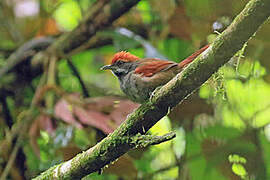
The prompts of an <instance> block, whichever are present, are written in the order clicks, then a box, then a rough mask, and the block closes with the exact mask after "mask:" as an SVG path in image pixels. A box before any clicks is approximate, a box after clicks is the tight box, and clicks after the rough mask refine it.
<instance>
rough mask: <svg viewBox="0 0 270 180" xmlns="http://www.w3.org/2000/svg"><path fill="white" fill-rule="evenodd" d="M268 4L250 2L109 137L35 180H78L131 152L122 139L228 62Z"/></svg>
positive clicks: (133, 134) (141, 130) (144, 126)
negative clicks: (208, 45) (186, 65)
mask: <svg viewBox="0 0 270 180" xmlns="http://www.w3.org/2000/svg"><path fill="white" fill-rule="evenodd" d="M269 9H270V0H251V1H250V2H249V3H248V4H247V5H246V7H245V8H244V10H243V11H242V12H241V13H240V14H239V15H238V16H237V17H236V18H235V20H234V21H233V23H232V24H231V25H230V26H229V27H228V28H227V29H226V30H225V31H224V32H223V33H222V34H220V35H219V36H218V38H217V39H216V40H215V41H214V42H213V44H212V45H211V46H210V47H209V48H208V49H207V50H206V51H205V52H203V53H202V54H201V55H200V56H199V57H198V58H196V60H195V61H194V62H193V63H191V64H190V65H189V66H188V67H187V68H186V69H185V70H184V71H183V72H181V73H180V74H178V75H177V76H176V77H175V78H173V79H172V80H171V81H170V82H168V83H167V84H166V85H164V86H163V87H162V88H160V89H159V90H157V91H156V93H155V94H154V95H153V97H152V98H151V101H148V102H147V103H145V104H143V105H141V106H140V107H139V108H138V109H137V110H136V111H135V112H134V113H132V114H131V115H129V116H128V118H127V120H126V121H125V122H124V123H122V124H121V126H120V127H119V128H117V129H116V130H115V131H114V132H113V133H112V134H110V135H108V136H107V137H106V138H105V139H103V140H102V141H101V142H99V143H98V144H97V145H95V146H94V147H92V148H90V149H88V150H87V151H85V152H83V153H81V154H78V155H77V156H76V157H74V158H73V159H71V160H69V161H67V162H64V163H62V164H60V165H57V166H54V167H52V168H50V169H49V170H47V171H45V172H44V173H42V174H41V175H40V176H38V177H37V178H36V179H51V178H53V179H76V178H77V179H79V178H82V177H84V176H85V175H87V174H91V173H93V172H95V171H98V170H99V169H101V168H103V167H104V166H105V165H107V164H109V163H111V162H112V161H115V160H116V159H117V158H118V157H120V156H121V155H123V154H124V153H126V152H127V151H128V150H130V149H132V148H135V147H136V145H135V144H136V143H130V142H129V140H127V139H126V138H123V137H136V136H138V134H139V133H140V134H145V132H147V131H148V130H149V129H150V128H151V127H152V126H153V125H154V124H155V123H157V122H158V121H159V120H160V119H161V118H162V117H164V116H165V115H166V114H167V112H168V110H169V109H170V108H173V107H174V106H176V105H177V104H178V103H179V102H181V101H182V100H183V99H184V98H186V97H187V96H188V95H190V94H191V93H192V92H193V91H195V90H196V89H198V88H199V87H200V86H201V85H202V84H203V83H204V82H205V81H206V80H207V79H208V78H209V77H210V76H211V75H212V74H213V73H214V72H216V71H217V70H218V69H219V67H221V66H222V65H224V64H225V63H226V62H228V61H229V60H230V58H231V57H233V55H234V54H235V53H236V52H237V51H239V50H240V49H241V48H242V46H243V45H244V44H245V43H246V42H247V41H248V40H249V39H250V38H251V37H252V36H253V35H254V33H255V32H256V31H257V30H258V28H259V27H260V26H261V25H262V24H263V23H264V22H265V21H266V20H267V18H268V17H269V15H270V11H269Z"/></svg>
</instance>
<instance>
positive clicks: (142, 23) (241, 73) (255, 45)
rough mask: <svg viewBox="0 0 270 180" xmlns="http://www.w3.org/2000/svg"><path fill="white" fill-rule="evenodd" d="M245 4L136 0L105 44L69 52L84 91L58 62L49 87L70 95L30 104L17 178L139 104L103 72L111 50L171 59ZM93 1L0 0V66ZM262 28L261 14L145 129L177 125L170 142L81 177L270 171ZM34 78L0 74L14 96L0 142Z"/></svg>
mask: <svg viewBox="0 0 270 180" xmlns="http://www.w3.org/2000/svg"><path fill="white" fill-rule="evenodd" d="M29 2H31V3H30V4H29ZM247 2H248V1H247V0H244V1H232V0H226V1H220V0H188V1H180V0H162V1H159V0H148V1H146V0H142V1H140V2H139V4H138V5H137V6H136V7H134V8H132V9H131V11H130V12H128V13H127V14H125V15H123V16H122V17H121V18H119V19H118V20H117V22H115V23H114V25H113V27H111V28H109V29H106V30H103V31H102V32H98V33H97V35H96V38H97V39H98V41H104V44H102V45H101V46H98V47H95V48H89V49H87V50H84V51H81V52H79V53H77V54H74V55H73V56H72V57H70V59H71V63H72V64H73V66H74V67H75V68H76V69H77V70H78V72H79V74H80V76H81V79H82V80H83V82H84V83H85V84H86V87H87V89H88V91H89V94H90V97H88V98H83V97H82V96H81V95H79V94H82V88H81V84H80V82H79V81H78V77H76V76H74V74H73V73H72V69H71V67H70V65H69V64H68V63H67V60H66V59H62V60H61V61H59V62H58V64H57V85H58V86H59V87H61V89H63V90H64V91H65V93H67V95H69V96H68V97H69V98H71V100H72V102H70V101H67V99H65V98H66V96H65V97H62V96H61V95H60V96H59V95H58V96H56V97H55V109H54V112H52V110H51V109H50V110H48V109H49V108H48V107H46V103H45V102H42V103H41V105H40V107H38V108H39V114H38V115H37V117H36V119H35V121H34V122H33V124H32V125H31V128H30V132H29V134H28V135H29V138H27V139H26V141H25V142H24V143H23V146H22V149H23V153H24V156H25V165H24V166H25V167H24V169H17V171H18V172H19V173H18V174H21V178H26V179H29V178H31V177H35V176H36V175H37V174H39V173H40V172H42V171H43V170H46V169H48V168H49V167H51V166H53V165H55V164H57V163H59V162H63V161H65V160H68V159H70V158H72V157H74V156H75V155H76V154H77V153H79V152H81V151H84V150H86V149H87V148H89V147H91V146H94V145H95V144H96V143H97V142H98V141H100V140H101V139H102V138H104V137H105V136H106V135H107V134H108V133H109V132H111V131H112V130H113V129H115V128H116V127H117V126H118V125H119V124H120V123H121V122H122V121H124V119H125V118H126V115H127V113H129V112H132V110H133V109H134V108H135V107H137V106H138V105H136V104H134V103H132V102H130V101H127V100H125V97H124V95H123V93H122V92H121V91H120V89H119V84H118V82H117V79H116V78H115V77H114V76H113V75H112V74H111V73H110V72H102V71H100V67H101V66H102V65H103V64H108V63H109V62H110V61H111V59H112V56H113V54H114V53H115V52H116V51H120V50H126V51H129V52H131V53H133V54H135V55H137V56H139V57H149V56H150V57H160V58H167V59H170V60H173V61H176V62H179V61H181V60H183V59H184V58H186V57H188V56H189V55H190V54H191V53H192V52H194V51H195V50H196V49H198V48H200V47H201V46H203V45H205V44H207V43H211V42H212V41H213V40H214V39H215V37H216V36H217V34H218V33H220V32H222V31H223V30H224V29H225V28H226V27H227V26H228V25H229V24H230V22H231V21H232V19H233V18H234V17H235V16H236V15H237V14H238V13H239V12H240V11H241V9H242V8H243V7H244V5H245V4H246V3H247ZM24 3H25V4H24ZM27 3H28V4H27ZM93 3H95V0H76V1H75V0H39V1H32V0H19V1H8V0H2V1H0V4H1V6H0V24H1V26H0V68H3V67H5V65H6V64H7V63H8V62H7V61H6V59H7V58H8V57H9V55H10V54H11V53H12V52H13V51H14V50H15V49H16V48H18V47H20V45H21V44H22V43H24V42H26V41H28V40H29V39H31V38H35V37H40V36H54V37H56V38H57V37H58V36H59V35H61V34H63V33H64V32H66V31H72V30H73V29H74V28H75V27H76V26H77V25H78V24H79V23H80V21H81V20H82V19H83V17H84V15H85V13H87V10H88V8H89V7H91V5H92V4H93ZM23 5H25V6H23ZM36 6H37V7H39V8H38V9H36V8H35V7H36ZM20 7H24V8H23V9H22V8H20ZM269 29H270V23H269V22H267V23H265V24H264V26H263V27H262V28H261V29H260V30H259V31H258V32H257V33H256V36H255V37H254V38H253V39H252V40H251V41H250V42H249V43H248V44H247V46H245V47H244V48H243V49H242V50H241V51H239V53H237V54H236V55H235V57H233V58H232V59H231V60H230V62H229V63H227V64H226V65H225V66H224V67H222V68H221V69H220V70H219V71H218V72H216V73H215V74H214V75H213V76H212V77H211V78H210V79H209V80H208V81H207V82H206V83H205V84H204V85H203V86H202V87H201V88H200V89H199V90H198V91H197V92H196V93H195V95H193V96H191V97H190V98H188V99H187V100H185V101H184V102H183V105H181V106H179V107H176V108H175V109H174V110H173V111H172V112H171V113H170V114H169V115H168V116H166V117H164V118H163V119H162V120H160V121H159V122H158V123H157V124H156V125H155V126H154V127H153V128H152V129H151V130H150V132H149V133H151V134H157V135H162V134H165V133H166V132H169V131H175V132H176V133H177V137H176V138H175V139H174V140H172V141H169V142H166V143H162V144H160V145H156V146H151V147H149V148H145V149H136V150H133V151H132V152H129V153H128V154H127V155H125V156H123V157H121V158H119V160H118V161H117V162H115V163H114V164H112V165H110V166H108V167H106V168H105V169H104V172H103V173H102V174H101V175H99V174H98V173H93V174H91V175H89V176H87V177H85V178H84V179H85V180H87V179H89V180H90V179H94V180H117V179H154V180H167V179H168V180H171V179H179V180H180V179H181V180H188V179H189V180H204V179H208V180H211V179H213V180H214V179H219V180H227V179H232V180H240V179H270V156H269V154H270V143H269V141H270V118H269V117H270V84H269V83H270V75H269V72H270V63H269V62H270V61H269V60H268V59H269V58H268V57H269V56H270V55H269V52H270V39H269V37H270V36H269ZM40 79H41V78H40V76H37V77H35V78H33V79H32V81H31V83H28V84H26V85H25V84H24V83H26V82H22V83H17V84H16V83H15V84H12V85H10V84H9V83H11V82H13V81H14V80H16V79H15V75H14V74H13V73H9V74H8V75H6V76H5V77H4V78H2V77H0V88H1V89H4V88H6V87H9V86H12V88H13V89H16V91H15V94H12V95H7V96H8V97H4V96H3V97H0V102H1V104H0V144H4V143H5V142H6V139H7V138H8V137H9V135H10V130H9V128H8V127H7V118H8V117H7V114H8V113H9V114H10V116H11V118H12V123H16V122H17V117H18V115H19V114H20V113H21V112H22V111H23V110H25V109H27V108H28V107H29V104H30V103H31V100H32V98H33V95H34V92H35V90H36V88H37V86H38V83H39V81H40ZM16 82H20V79H18V80H16ZM22 84H23V85H22ZM97 96H99V98H96V97H97ZM106 96H109V97H106ZM112 96H113V97H112ZM4 100H6V102H7V103H6V105H5V103H3V102H4ZM57 105H59V106H57ZM57 107H58V108H60V111H58V110H59V109H57ZM5 108H6V109H8V110H9V112H7V111H6V109H5ZM182 110H183V111H182ZM59 112H60V113H59ZM61 112H62V113H61ZM7 161H8V154H4V155H3V156H1V157H0V174H1V172H2V171H3V168H4V166H5V165H6V162H7ZM21 161H23V160H21ZM15 174H16V170H14V171H12V172H11V175H10V176H9V179H12V177H14V176H15Z"/></svg>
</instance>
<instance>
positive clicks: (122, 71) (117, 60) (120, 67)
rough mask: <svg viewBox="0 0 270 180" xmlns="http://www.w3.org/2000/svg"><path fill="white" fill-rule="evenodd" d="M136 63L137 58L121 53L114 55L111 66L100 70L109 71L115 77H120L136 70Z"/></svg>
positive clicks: (127, 53)
mask: <svg viewBox="0 0 270 180" xmlns="http://www.w3.org/2000/svg"><path fill="white" fill-rule="evenodd" d="M138 61H139V58H138V57H137V56H135V55H133V54H130V53H129V52H125V51H121V52H118V53H116V54H115V55H114V57H113V59H112V62H111V64H109V65H106V66H103V67H102V68H101V70H111V71H112V72H113V73H114V74H115V75H116V76H117V77H122V76H124V75H126V74H128V73H129V72H130V71H132V70H134V69H136V67H137V66H138Z"/></svg>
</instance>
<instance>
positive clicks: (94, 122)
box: [55, 94, 139, 134]
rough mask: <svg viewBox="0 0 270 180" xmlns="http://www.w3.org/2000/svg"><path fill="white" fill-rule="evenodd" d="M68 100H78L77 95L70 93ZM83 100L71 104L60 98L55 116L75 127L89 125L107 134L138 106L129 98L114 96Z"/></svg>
mask: <svg viewBox="0 0 270 180" xmlns="http://www.w3.org/2000/svg"><path fill="white" fill-rule="evenodd" d="M69 100H71V101H74V102H76V101H77V102H78V96H77V95H74V94H71V95H69ZM84 102H85V103H84V104H80V105H79V104H75V103H74V104H72V105H71V104H69V103H68V102H67V101H66V100H65V99H61V100H60V101H58V103H57V104H56V106H55V116H56V117H58V118H60V119H62V120H63V121H65V122H66V123H69V124H72V125H75V126H76V127H82V125H90V126H92V127H95V128H98V129H100V130H102V131H103V132H104V133H105V134H109V133H111V132H112V131H113V130H114V129H115V128H116V127H117V126H118V125H120V124H121V123H122V122H123V121H124V120H125V119H126V116H127V115H128V114H129V113H131V112H132V111H133V110H134V109H135V108H136V107H138V106H139V105H138V104H136V103H133V102H131V101H129V100H120V99H118V98H114V97H102V98H89V99H86V100H85V101H84ZM123 109H125V111H123Z"/></svg>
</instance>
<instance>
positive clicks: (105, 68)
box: [100, 65, 113, 70]
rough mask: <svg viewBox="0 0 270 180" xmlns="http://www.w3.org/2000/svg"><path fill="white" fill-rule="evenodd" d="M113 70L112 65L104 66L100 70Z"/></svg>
mask: <svg viewBox="0 0 270 180" xmlns="http://www.w3.org/2000/svg"><path fill="white" fill-rule="evenodd" d="M108 69H109V70H112V69H113V66H112V65H106V66H103V67H101V68H100V70H108Z"/></svg>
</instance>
